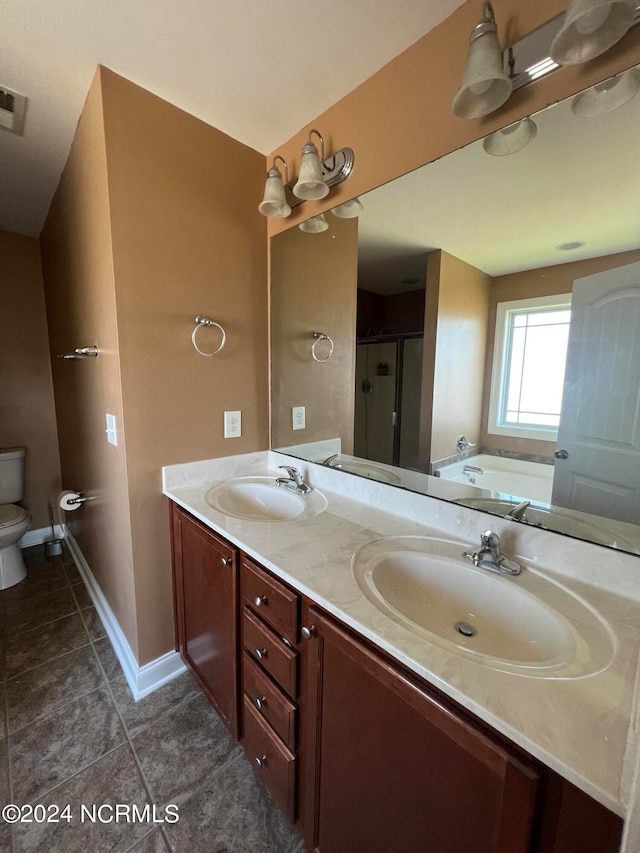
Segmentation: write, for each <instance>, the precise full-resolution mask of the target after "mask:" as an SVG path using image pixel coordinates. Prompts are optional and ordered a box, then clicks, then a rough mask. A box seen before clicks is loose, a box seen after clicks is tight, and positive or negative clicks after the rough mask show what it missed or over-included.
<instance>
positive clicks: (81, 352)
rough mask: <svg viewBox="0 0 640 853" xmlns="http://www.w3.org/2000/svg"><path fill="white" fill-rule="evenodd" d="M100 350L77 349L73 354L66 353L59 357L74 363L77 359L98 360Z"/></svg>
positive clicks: (94, 348) (90, 348)
mask: <svg viewBox="0 0 640 853" xmlns="http://www.w3.org/2000/svg"><path fill="white" fill-rule="evenodd" d="M99 352H100V350H99V349H98V347H95V346H91V347H76V348H75V349H74V351H73V352H65V353H63V354H62V355H59V356H58V358H64V359H65V360H67V361H73V360H75V359H76V358H97V356H98V353H99Z"/></svg>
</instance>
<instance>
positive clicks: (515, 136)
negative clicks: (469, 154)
mask: <svg viewBox="0 0 640 853" xmlns="http://www.w3.org/2000/svg"><path fill="white" fill-rule="evenodd" d="M537 133H538V127H537V125H536V123H535V122H534V121H532V120H531V119H530V118H523V119H522V121H517V122H516V123H515V124H510V125H509V127H505V128H503V129H502V130H497V131H496V132H495V133H492V134H490V135H489V136H486V137H485V138H484V140H483V142H482V147H483V148H484V150H485V151H486V153H487V154H491V155H492V156H493V157H504V156H507V155H508V154H515V153H516V152H518V151H522V149H523V148H526V147H527V145H529V144H530V143H531V142H533V140H534V139H535V138H536V134H537Z"/></svg>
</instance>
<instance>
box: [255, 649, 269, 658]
mask: <svg viewBox="0 0 640 853" xmlns="http://www.w3.org/2000/svg"><path fill="white" fill-rule="evenodd" d="M266 656H267V650H266V649H256V657H257V658H258V660H264V658H266Z"/></svg>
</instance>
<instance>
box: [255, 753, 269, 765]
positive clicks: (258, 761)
mask: <svg viewBox="0 0 640 853" xmlns="http://www.w3.org/2000/svg"><path fill="white" fill-rule="evenodd" d="M266 763H267V756H266V755H263V756H262V758H259V757H258V756H257V755H256V764H257V765H258V767H264V765H265V764H266Z"/></svg>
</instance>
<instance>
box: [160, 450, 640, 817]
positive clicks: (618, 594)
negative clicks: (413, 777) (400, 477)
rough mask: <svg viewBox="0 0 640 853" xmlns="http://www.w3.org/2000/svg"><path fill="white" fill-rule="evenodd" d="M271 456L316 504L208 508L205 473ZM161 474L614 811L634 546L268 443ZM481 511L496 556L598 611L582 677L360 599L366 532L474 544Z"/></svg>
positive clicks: (271, 565) (623, 790) (626, 750)
mask: <svg viewBox="0 0 640 853" xmlns="http://www.w3.org/2000/svg"><path fill="white" fill-rule="evenodd" d="M280 464H293V465H295V466H296V467H298V468H299V469H300V470H301V471H302V473H303V475H304V476H305V479H306V481H307V482H309V483H310V484H311V485H312V486H314V487H315V488H317V489H319V490H321V491H322V493H323V494H324V495H325V497H326V498H327V500H328V506H327V509H326V510H325V511H324V512H322V513H320V514H318V515H315V516H312V517H310V518H304V519H299V520H294V521H288V522H257V521H245V520H242V519H239V518H232V517H230V516H227V515H224V514H222V513H220V512H217V511H215V510H214V509H212V508H211V506H209V504H208V503H207V502H206V500H205V494H206V492H207V490H208V489H209V488H210V487H211V485H212V484H213V483H216V482H220V481H222V480H226V479H230V478H232V477H237V476H246V475H253V476H256V475H267V474H268V475H271V476H274V477H275V476H277V475H278V473H280V472H278V471H277V466H278V465H280ZM163 482H164V488H163V491H164V494H165V495H167V497H169V498H170V499H171V500H173V501H175V502H176V503H177V504H179V505H180V506H182V507H183V508H184V509H186V510H187V511H189V512H190V513H192V514H193V515H194V516H195V517H196V518H198V519H200V520H201V521H202V522H204V523H205V524H206V525H208V526H209V527H210V528H212V529H213V530H214V531H216V532H218V533H220V534H221V535H223V536H224V537H225V538H227V539H228V540H230V541H231V542H233V543H234V544H235V545H237V546H238V547H239V548H241V549H242V550H243V551H245V552H246V553H247V554H249V555H250V556H252V557H254V558H255V559H256V560H258V561H259V562H260V563H262V564H263V565H264V566H266V567H267V568H268V569H270V570H271V571H272V572H273V573H274V574H275V575H277V576H278V577H280V578H282V579H283V580H284V581H285V582H287V583H288V584H290V585H291V586H292V587H293V588H295V589H297V590H298V591H299V592H301V593H303V594H304V595H306V596H308V597H309V598H310V599H312V600H313V601H314V602H316V603H317V604H319V605H320V606H321V607H323V608H324V609H325V610H327V611H328V612H329V613H331V614H333V615H334V616H336V617H337V618H338V619H340V620H342V621H343V622H344V623H345V624H347V625H348V626H350V627H351V628H353V629H355V630H356V631H358V632H359V633H360V634H362V635H363V636H364V637H366V638H367V639H369V640H371V641H372V642H373V643H374V644H376V645H377V646H379V647H380V648H381V649H383V650H384V651H386V652H387V653H389V654H390V655H392V656H393V657H394V658H396V659H397V660H398V661H400V662H401V663H403V664H404V665H405V666H407V667H408V668H409V669H411V670H412V671H413V672H415V673H416V674H417V675H419V676H420V677H422V678H424V679H425V680H426V681H427V682H429V683H431V684H432V685H433V686H435V687H437V688H438V689H439V690H441V691H442V692H443V693H445V694H446V695H448V696H450V697H451V698H452V699H454V700H455V701H456V702H458V703H459V704H460V705H462V706H463V707H465V708H467V709H468V710H469V711H471V712H472V713H473V714H475V715H476V716H477V717H479V718H480V719H482V720H484V721H485V722H486V723H488V724H489V725H491V726H493V727H494V728H495V729H496V730H497V731H499V732H501V733H502V734H504V735H505V736H506V737H508V738H510V739H511V740H512V741H513V742H515V743H516V744H518V745H519V746H521V747H522V748H523V749H525V750H527V751H528V752H530V753H531V754H532V755H534V756H536V757H537V758H539V759H540V760H541V761H543V762H544V763H545V764H547V765H548V766H549V767H551V768H552V769H553V770H555V771H557V772H558V773H560V774H561V775H562V776H564V777H565V778H566V779H568V780H569V781H571V782H573V783H574V784H575V785H577V786H578V787H579V788H581V789H582V790H584V791H585V792H586V793H587V794H589V795H590V796H592V797H594V798H595V799H596V800H598V801H599V802H600V803H602V804H603V805H604V806H606V807H607V808H610V809H611V810H612V811H614V812H616V813H617V814H619V815H620V816H622V817H625V815H626V811H627V807H628V804H629V797H630V789H631V783H632V777H633V773H634V769H635V766H636V762H637V752H638V743H637V735H636V733H635V726H634V725H633V724H632V721H633V714H634V693H635V683H636V675H637V667H638V649H639V646H640V606H639V602H640V571H639V570H640V563H639V561H638V558H637V557H634V556H632V555H628V554H622V553H620V552H616V551H612V550H610V549H607V548H602V547H600V546H597V545H590V544H588V543H584V542H580V541H578V540H573V539H570V538H568V537H565V536H562V535H560V534H554V533H550V532H548V531H540V530H537V529H535V528H533V529H531V528H530V527H528V526H527V525H518V524H516V523H514V522H512V521H510V520H506V519H499V518H495V517H493V516H486V515H484V514H483V513H481V512H477V511H474V510H471V509H467V508H465V507H460V506H457V505H454V504H448V503H445V502H443V501H438V500H436V499H434V498H431V497H427V496H423V495H414V494H411V493H408V492H405V491H403V490H401V489H398V488H394V487H393V486H389V485H386V484H381V483H378V482H374V481H371V480H367V479H365V478H357V477H352V476H350V475H347V474H344V473H343V472H340V471H335V470H333V469H330V468H327V467H324V468H323V467H322V466H316V465H306V464H305V463H301V461H300V460H299V459H291V458H289V457H286V456H283V455H282V454H276V453H273V452H271V451H264V452H261V453H253V454H244V455H242V456H235V457H225V458H222V459H217V460H207V461H204V462H198V463H188V464H185V465H174V466H170V467H168V468H165V469H164V471H163ZM489 519H490V524H491V527H492V529H494V530H496V532H498V533H499V535H500V536H501V539H502V542H503V550H504V552H505V553H506V554H508V556H510V557H512V556H513V557H516V558H517V559H518V560H520V561H523V563H524V565H525V567H526V566H528V567H530V568H533V569H535V570H536V571H538V572H541V573H543V574H544V573H545V572H546V573H547V574H548V576H549V577H551V578H552V579H554V580H555V581H556V582H559V583H561V584H562V585H564V586H565V587H566V588H568V589H569V590H571V591H573V592H574V593H575V594H577V595H578V596H580V597H581V598H582V599H583V601H585V602H587V603H588V604H589V605H591V606H592V607H593V608H594V609H595V610H596V611H597V612H598V613H599V614H600V615H601V616H602V617H603V618H604V619H605V620H606V621H607V622H608V624H609V626H610V627H611V629H612V631H613V634H614V636H615V644H614V645H615V652H614V655H613V659H612V661H611V664H610V665H609V666H608V667H607V668H606V669H604V670H603V671H602V672H600V673H598V674H594V675H590V676H587V677H582V678H558V677H556V678H539V677H531V676H525V675H521V674H516V673H512V672H503V671H498V670H494V669H492V668H490V667H488V666H485V665H482V664H480V663H477V662H476V661H474V660H470V659H468V658H466V657H463V656H461V655H459V654H456V653H454V652H451V651H449V650H447V649H446V647H442V646H439V645H436V644H434V643H431V642H429V641H428V640H425V639H423V638H421V637H418V636H416V635H415V634H414V633H412V632H411V631H409V630H407V629H406V628H404V627H403V626H402V625H400V624H397V623H396V622H394V621H393V620H392V619H390V618H389V617H388V616H387V615H385V614H384V613H381V612H380V611H379V610H378V609H377V608H376V607H375V606H374V605H373V604H372V603H371V602H370V601H369V600H367V598H366V597H365V595H364V594H363V593H362V592H361V590H360V588H359V587H358V585H357V583H356V581H355V578H354V575H353V572H352V568H351V559H352V556H353V554H354V553H355V552H356V551H357V550H358V549H359V548H361V547H362V546H363V545H366V544H367V543H369V542H371V541H372V540H374V539H377V538H379V537H384V536H397V535H414V536H415V535H418V536H425V535H427V536H429V535H432V536H436V537H440V538H446V539H449V540H454V541H456V542H459V543H460V544H461V545H462V546H463V547H468V546H469V545H472V546H473V547H474V548H475V547H476V546H477V544H478V541H479V532H480V531H481V530H483V529H486V527H488V526H489ZM548 567H549V568H548ZM551 567H552V569H553V570H551ZM636 574H637V575H638V578H637V579H636Z"/></svg>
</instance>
